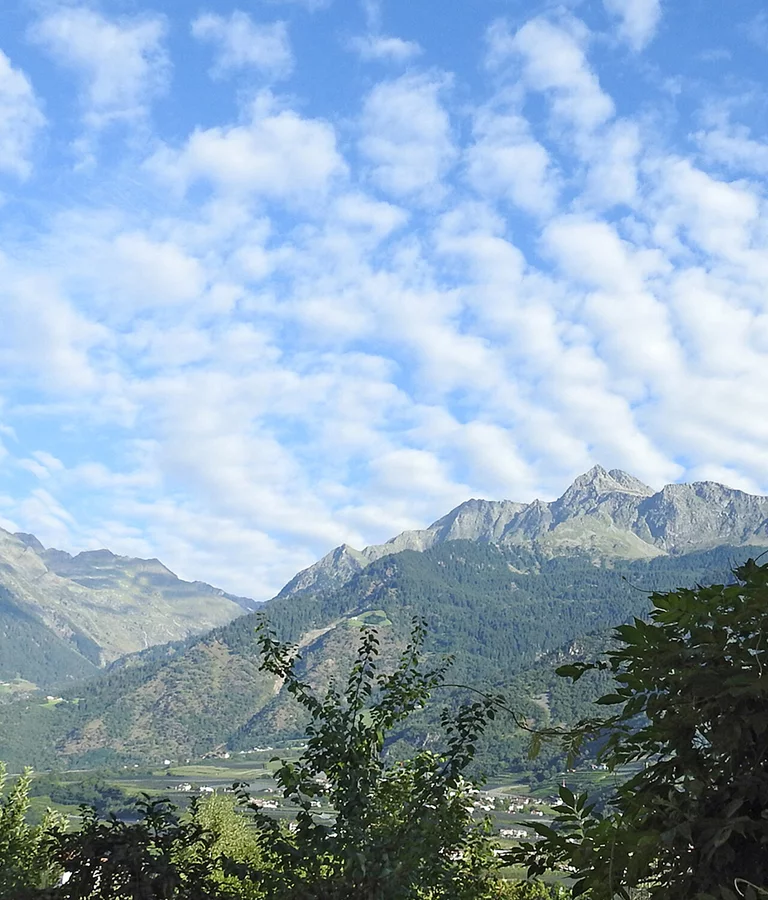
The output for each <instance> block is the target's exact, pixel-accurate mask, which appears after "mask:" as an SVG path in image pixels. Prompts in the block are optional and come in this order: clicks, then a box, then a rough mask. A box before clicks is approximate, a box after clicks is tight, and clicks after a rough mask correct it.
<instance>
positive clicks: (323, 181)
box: [0, 0, 768, 599]
mask: <svg viewBox="0 0 768 900" xmlns="http://www.w3.org/2000/svg"><path fill="white" fill-rule="evenodd" d="M604 7H605V8H604V16H603V18H602V19H601V20H600V21H593V20H589V23H587V20H586V19H580V18H578V15H579V6H578V5H575V6H574V7H573V10H572V12H571V13H567V14H566V13H563V12H562V11H561V12H557V13H556V14H553V13H551V12H549V11H547V10H543V11H537V10H533V11H532V12H531V14H530V15H529V16H528V18H527V19H520V20H514V21H513V20H511V19H509V20H507V19H493V18H491V13H492V10H490V8H489V10H488V12H489V18H488V20H487V21H485V22H484V23H483V26H482V31H480V32H478V33H477V34H476V35H475V38H474V39H472V40H470V38H469V37H467V40H466V46H467V48H469V49H468V50H467V53H469V52H470V50H471V54H472V58H471V59H470V60H467V59H459V58H458V57H457V58H456V59H451V58H446V57H445V55H442V56H441V55H440V54H439V53H437V52H436V50H435V49H434V42H433V41H432V36H431V34H430V32H429V29H423V32H419V30H418V28H417V27H416V25H415V24H414V27H413V29H411V30H410V31H407V33H406V32H403V34H402V35H401V36H396V35H394V34H392V35H389V36H385V35H384V32H383V31H382V22H381V10H380V9H379V7H378V6H377V5H375V4H368V9H367V15H366V21H365V23H364V27H365V31H364V34H363V36H362V37H361V36H360V34H361V31H360V22H359V21H356V20H353V19H350V20H349V21H348V22H347V21H346V20H345V19H344V15H345V13H344V12H343V11H341V10H336V9H335V7H333V6H330V7H328V8H326V7H325V6H324V5H323V4H309V6H308V5H307V4H296V5H290V4H287V5H281V6H280V7H279V8H274V9H272V13H274V15H275V16H279V17H278V18H274V19H270V18H269V15H268V14H269V13H270V7H267V6H265V7H263V8H262V10H261V12H262V13H263V14H264V15H263V18H262V19H260V20H259V21H256V20H255V19H254V18H253V17H251V16H249V15H248V14H246V13H245V12H244V11H235V12H233V13H231V14H228V15H227V16H223V15H220V14H218V13H211V12H203V13H201V14H200V15H199V16H198V17H197V18H196V19H194V20H193V21H188V20H186V21H183V20H178V19H175V18H173V16H172V15H171V14H170V12H169V11H168V10H164V9H162V8H158V9H155V8H149V7H147V8H146V9H145V10H143V11H141V10H139V11H137V12H135V14H133V15H132V16H130V17H122V18H121V17H110V16H109V15H107V14H106V13H101V12H96V11H95V9H94V8H93V7H90V6H78V5H77V4H74V5H73V4H63V5H59V6H57V5H55V4H54V5H48V6H46V7H45V10H46V12H45V14H44V15H43V16H42V17H39V18H37V19H35V20H33V21H30V22H29V23H28V29H27V32H26V33H27V36H28V37H27V40H26V42H24V43H23V44H20V45H18V46H14V47H11V46H10V45H9V46H7V47H5V46H4V47H3V48H2V51H3V52H2V53H0V177H2V179H3V181H2V186H1V188H0V189H1V190H2V198H3V201H4V203H5V205H6V210H7V212H8V215H7V216H6V217H5V220H4V224H3V225H2V237H3V241H2V245H0V246H2V251H1V252H0V320H2V324H3V327H2V329H0V441H1V442H2V443H1V444H0V525H3V526H4V527H9V528H13V529H20V530H25V531H32V532H35V533H37V534H38V535H39V536H40V538H41V539H42V540H43V541H44V542H46V543H48V544H50V545H55V546H59V547H63V548H65V549H84V548H89V547H98V546H108V547H110V548H111V549H113V550H115V551H118V552H122V553H126V554H136V555H141V556H158V557H160V558H161V559H163V560H164V561H165V562H166V563H168V564H169V565H170V566H171V567H172V568H174V569H175V570H176V571H178V573H179V574H180V575H182V576H184V577H188V578H201V579H205V580H207V581H210V582H212V583H215V584H218V585H220V586H222V587H224V588H227V589H229V590H233V591H237V592H239V593H243V594H248V595H251V596H254V597H257V598H259V599H263V598H266V597H267V596H269V595H270V594H272V593H274V592H275V591H277V590H278V589H279V588H280V587H281V586H282V584H283V583H285V582H286V581H287V580H288V579H289V578H290V577H291V576H292V575H293V574H294V572H295V571H296V570H297V569H299V568H301V567H302V566H305V565H307V564H309V563H311V562H312V561H313V560H314V559H315V558H317V557H318V556H319V555H321V554H322V553H324V552H326V551H327V550H328V549H330V547H332V546H333V545H335V544H338V543H341V542H342V541H348V542H350V543H352V544H353V545H358V546H360V545H363V544H366V543H372V542H377V541H381V540H383V539H386V538H387V537H390V536H391V535H392V534H394V533H396V532H397V531H399V530H402V529H404V528H409V527H420V526H423V525H425V524H427V523H428V522H430V521H431V520H433V519H435V518H437V517H438V516H439V515H442V514H444V513H445V512H447V511H448V510H449V509H450V508H451V507H452V506H454V505H456V504H458V503H460V502H461V501H463V500H465V499H467V498H468V497H470V496H485V497H489V498H503V497H506V498H510V499H515V500H531V499H533V498H534V497H535V496H541V497H542V498H544V499H549V498H552V497H553V496H556V495H557V494H558V493H560V492H561V491H562V490H563V489H564V488H565V486H566V485H567V483H568V482H569V480H570V479H571V478H572V477H573V476H574V475H576V474H578V473H579V472H581V471H584V470H585V469H586V468H588V467H589V466H590V465H591V464H592V463H594V462H601V463H602V464H604V465H607V466H617V467H620V468H623V469H627V470H629V471H631V472H633V473H634V474H636V475H638V476H639V477H641V478H643V479H644V480H646V481H648V482H650V483H651V484H654V485H661V484H662V483H664V482H665V481H672V480H682V479H686V480H689V479H716V480H721V481H725V482H727V483H729V484H731V485H732V486H735V487H742V488H744V489H747V490H753V491H768V453H766V452H765V451H766V447H767V446H768V416H766V409H767V407H766V400H765V387H764V385H765V371H766V363H768V305H767V303H766V297H768V290H766V288H768V262H767V260H768V215H766V181H765V178H766V173H768V162H766V160H768V144H767V143H766V140H765V135H764V134H763V133H762V132H761V130H760V128H761V125H760V122H761V121H762V120H761V118H760V115H759V110H760V109H761V108H762V106H761V104H762V103H764V99H761V98H760V96H759V91H758V88H757V87H756V82H753V81H750V71H749V70H748V69H744V70H743V71H741V72H740V75H739V77H740V80H739V82H738V84H736V83H735V82H734V87H733V90H732V92H731V93H730V94H727V95H724V93H723V91H724V89H723V88H722V85H721V84H720V80H719V78H718V73H717V72H713V81H712V84H711V85H709V84H708V83H707V82H706V81H705V80H704V79H705V76H704V74H703V73H704V70H703V69H702V71H701V72H699V73H698V75H697V79H696V80H691V81H690V82H687V83H688V84H689V85H690V86H689V88H688V95H687V96H686V102H685V104H682V103H679V104H678V103H677V101H676V97H677V94H676V91H677V90H678V88H677V87H676V85H678V84H679V83H680V79H683V80H684V76H683V75H682V74H680V73H679V72H678V71H677V69H676V62H677V60H676V58H673V57H666V56H664V53H663V52H662V51H658V55H657V56H655V57H645V56H643V54H649V53H652V52H654V48H655V47H656V46H657V45H658V44H659V43H660V42H661V41H662V38H663V32H664V29H665V27H666V22H665V20H664V19H663V18H662V13H664V12H665V9H664V8H663V7H662V6H661V5H660V4H659V3H658V2H654V0H628V2H626V0H605V4H604ZM326 16H327V17H331V18H330V19H324V18H323V17H326ZM333 16H338V17H339V18H337V19H333V18H332V17H333ZM329 22H330V23H333V24H332V25H329V24H328V23H329ZM323 23H325V24H323ZM388 24H389V23H388ZM733 25H734V35H740V34H741V33H742V32H740V31H739V28H742V27H747V25H745V24H744V23H742V24H740V23H738V22H734V23H733ZM457 27H458V26H457ZM351 35H352V37H351ZM354 35H357V37H354ZM654 38H656V39H655V40H654ZM713 39H714V36H713ZM739 39H740V38H739ZM734 40H736V38H735V37H734ZM700 41H701V44H702V52H703V51H705V50H707V51H711V50H712V47H711V46H710V44H709V43H708V39H707V38H706V37H705V36H700ZM185 42H186V43H185ZM323 42H324V43H323ZM0 43H1V42H0ZM318 44H319V45H320V48H321V50H322V52H320V50H318V49H317V46H318ZM350 49H352V50H355V51H356V55H355V54H352V53H350V52H349V51H350ZM754 52H755V53H758V52H762V51H760V50H759V49H758V48H755V51H754ZM381 63H386V64H387V66H388V68H385V69H382V68H381ZM701 65H702V66H704V67H706V66H707V65H711V63H706V62H702V63H701ZM756 65H757V63H756ZM46 67H47V68H46ZM334 67H338V72H336V70H335V68H334ZM351 67H358V68H357V69H355V70H354V71H355V73H356V74H355V75H354V77H350V71H351ZM627 68H629V69H630V70H631V72H632V78H633V79H634V81H633V87H632V90H627V89H625V88H624V87H623V84H624V82H623V81H622V77H623V74H622V75H621V77H620V73H624V72H625V71H626V70H627ZM50 71H54V72H55V73H56V78H57V79H58V78H60V79H62V80H63V81H64V82H65V83H66V84H68V85H70V86H72V85H74V86H75V87H76V88H77V91H78V93H77V94H76V96H75V99H74V101H73V102H71V103H70V104H69V105H68V106H67V105H62V104H61V103H59V102H54V99H55V98H57V97H59V96H60V95H59V94H58V93H57V84H56V83H54V82H53V81H46V77H47V76H46V72H50ZM688 77H689V76H688V74H686V75H685V78H688ZM68 79H72V80H71V81H68ZM324 79H325V80H324ZM334 79H336V80H334ZM676 79H677V81H676ZM278 82H279V83H280V84H281V85H282V87H281V90H282V91H284V92H283V93H279V92H278V88H277V87H276V85H277V84H278ZM95 134H99V135H101V136H102V137H100V139H99V140H96V139H95V138H94V137H93V136H94V135H95ZM83 135H85V136H86V137H85V138H83ZM78 136H79V137H78ZM78 139H80V140H82V139H86V140H88V141H89V143H88V148H89V150H88V152H89V161H90V163H89V167H88V169H87V171H85V170H83V168H82V166H81V165H79V164H76V165H75V166H74V167H73V158H72V155H71V149H70V147H69V144H68V141H77V140H78ZM76 163H77V161H76Z"/></svg>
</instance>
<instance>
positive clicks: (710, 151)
mask: <svg viewBox="0 0 768 900" xmlns="http://www.w3.org/2000/svg"><path fill="white" fill-rule="evenodd" d="M696 139H697V140H698V141H699V144H700V146H701V148H702V150H703V151H704V153H705V154H706V157H707V159H708V160H711V161H713V162H716V163H721V164H722V165H724V166H727V167H728V168H729V169H733V170H736V171H743V172H753V173H755V174H757V175H768V143H766V142H765V141H758V140H755V139H754V138H753V137H752V136H751V133H750V130H749V128H747V127H746V126H745V125H733V124H731V123H730V122H727V121H726V122H723V123H721V124H720V125H719V126H718V127H715V128H711V129H709V130H707V131H699V132H698V133H697V134H696Z"/></svg>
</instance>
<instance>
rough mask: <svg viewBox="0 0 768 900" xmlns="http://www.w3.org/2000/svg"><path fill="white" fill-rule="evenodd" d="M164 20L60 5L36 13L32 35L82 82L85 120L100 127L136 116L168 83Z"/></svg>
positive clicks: (34, 39)
mask: <svg viewBox="0 0 768 900" xmlns="http://www.w3.org/2000/svg"><path fill="white" fill-rule="evenodd" d="M165 33H166V22H165V20H164V19H163V18H161V17H158V16H156V15H143V16H136V17H123V18H107V17H106V16H104V15H102V14H101V13H99V12H97V11H95V10H93V9H91V8H89V7H86V6H68V5H66V6H65V5H62V6H60V7H59V8H57V9H54V10H53V11H52V12H49V13H47V14H46V15H44V16H43V17H41V18H40V19H39V20H38V21H37V22H36V23H35V24H34V25H33V26H32V27H31V28H30V32H29V34H30V37H31V39H32V40H33V41H34V42H36V43H38V44H39V45H40V46H42V47H43V48H44V49H46V50H47V51H48V52H49V53H50V54H51V55H52V56H53V58H54V59H55V60H56V61H57V62H58V63H59V64H61V65H62V66H64V67H65V68H67V69H71V70H72V71H74V72H75V73H76V74H77V75H78V77H79V78H80V82H81V103H82V107H83V112H84V117H85V122H86V124H87V125H88V126H89V127H91V128H100V127H103V126H104V125H105V124H108V123H109V122H112V121H115V120H119V119H129V120H130V119H135V118H136V117H140V116H143V115H144V114H145V113H146V111H147V104H148V103H149V102H150V101H151V99H152V98H153V97H154V96H156V95H157V94H159V93H162V92H163V91H165V90H166V89H167V86H168V73H169V67H170V62H169V59H168V55H167V53H166V50H165V46H164V38H165Z"/></svg>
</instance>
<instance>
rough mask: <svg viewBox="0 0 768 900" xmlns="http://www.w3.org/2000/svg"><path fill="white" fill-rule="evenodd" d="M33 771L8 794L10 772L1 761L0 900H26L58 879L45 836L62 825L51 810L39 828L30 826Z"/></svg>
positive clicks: (25, 774)
mask: <svg viewBox="0 0 768 900" xmlns="http://www.w3.org/2000/svg"><path fill="white" fill-rule="evenodd" d="M31 778H32V772H31V770H29V769H27V770H25V771H24V774H23V775H22V776H21V777H20V778H19V779H18V780H17V781H16V783H15V784H14V785H13V787H11V789H10V790H9V791H8V792H7V794H6V792H5V787H6V783H7V773H6V769H5V766H4V764H3V763H2V762H0V897H14V898H16V897H19V898H20V897H23V896H25V895H26V893H27V891H30V890H32V889H33V888H38V887H46V886H48V885H50V884H54V883H55V882H56V881H57V880H58V874H59V873H58V871H57V869H56V866H55V864H54V863H53V861H52V860H51V858H50V857H49V855H48V850H47V844H46V835H47V833H48V832H50V831H51V830H52V829H56V828H59V827H60V826H61V824H62V821H61V817H60V816H57V815H56V814H55V813H53V812H51V811H50V810H49V811H48V812H47V813H46V815H45V817H44V819H43V821H42V822H41V823H40V825H38V826H36V827H30V825H29V824H28V823H27V812H28V810H29V785H30V782H31Z"/></svg>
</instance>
